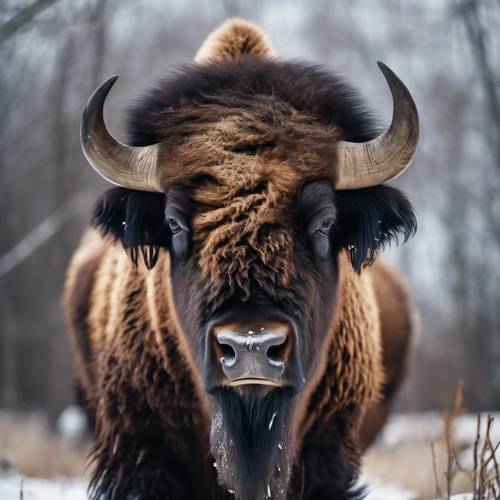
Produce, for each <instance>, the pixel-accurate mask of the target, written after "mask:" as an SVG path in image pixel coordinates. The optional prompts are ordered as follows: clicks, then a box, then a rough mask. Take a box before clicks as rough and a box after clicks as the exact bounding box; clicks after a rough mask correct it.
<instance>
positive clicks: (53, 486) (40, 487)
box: [0, 475, 87, 500]
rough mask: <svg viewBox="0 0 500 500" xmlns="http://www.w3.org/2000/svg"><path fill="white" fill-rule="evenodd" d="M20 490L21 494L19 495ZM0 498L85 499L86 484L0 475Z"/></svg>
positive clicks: (6, 499)
mask: <svg viewBox="0 0 500 500" xmlns="http://www.w3.org/2000/svg"><path fill="white" fill-rule="evenodd" d="M21 491H22V496H21ZM0 498H1V499H2V500H19V499H20V498H23V499H24V500H87V495H86V485H85V484H84V483H83V482H82V481H78V480H74V479H67V478H64V479H56V480H48V479H33V478H22V477H21V476H17V475H0Z"/></svg>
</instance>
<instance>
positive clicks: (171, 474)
mask: <svg viewBox="0 0 500 500" xmlns="http://www.w3.org/2000/svg"><path fill="white" fill-rule="evenodd" d="M155 420H156V419H155V417H152V416H151V415H146V414H143V415H141V419H140V420H138V421H137V423H136V424H135V425H136V429H134V434H123V433H122V434H120V435H118V436H117V437H115V439H114V444H111V443H103V444H100V443H99V442H98V444H97V446H96V452H95V458H96V468H95V472H94V476H93V479H92V483H91V486H90V498H91V499H92V500H112V499H113V500H116V499H130V500H198V499H199V500H216V499H217V500H220V499H222V498H223V495H222V494H221V492H220V490H219V488H218V487H217V485H216V482H215V478H214V473H213V472H212V471H210V470H209V468H208V466H209V460H208V457H207V455H206V454H204V453H203V452H202V451H201V450H200V447H199V445H198V444H197V442H196V439H197V438H195V436H194V434H193V432H192V430H187V429H165V428H164V427H163V426H162V425H161V424H160V422H159V420H156V421H155ZM203 461H205V462H206V463H203ZM212 469H213V468H212Z"/></svg>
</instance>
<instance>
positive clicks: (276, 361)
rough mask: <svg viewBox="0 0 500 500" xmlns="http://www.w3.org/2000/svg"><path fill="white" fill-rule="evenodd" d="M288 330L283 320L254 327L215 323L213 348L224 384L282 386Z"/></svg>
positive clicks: (288, 342)
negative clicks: (222, 374) (222, 373)
mask: <svg viewBox="0 0 500 500" xmlns="http://www.w3.org/2000/svg"><path fill="white" fill-rule="evenodd" d="M290 330H291V327H290V326H289V325H287V324H286V323H276V322H273V323H270V324H267V325H264V326H259V327H254V328H252V327H247V326H245V327H241V326H238V325H234V324H232V325H231V324H227V325H218V326H215V327H214V328H213V332H214V336H215V340H216V345H215V349H216V352H217V354H218V356H219V361H220V364H221V366H222V370H223V372H224V376H225V379H226V384H227V385H229V386H232V387H235V386H239V385H246V384H261V385H272V386H280V385H282V382H283V381H282V377H283V372H284V369H285V364H286V362H287V358H288V355H289V352H290V344H291V337H292V336H291V331H290Z"/></svg>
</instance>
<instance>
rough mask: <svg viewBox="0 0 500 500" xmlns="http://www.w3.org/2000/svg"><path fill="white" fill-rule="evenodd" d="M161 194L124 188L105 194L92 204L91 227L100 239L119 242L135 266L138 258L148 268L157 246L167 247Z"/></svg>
mask: <svg viewBox="0 0 500 500" xmlns="http://www.w3.org/2000/svg"><path fill="white" fill-rule="evenodd" d="M164 214H165V195H164V194H161V193H148V192H145V191H134V190H131V189H125V188H113V189H110V190H109V191H106V192H105V193H104V194H103V195H102V196H101V198H100V199H99V200H98V201H97V203H96V204H95V206H94V208H93V210H92V215H91V224H92V226H93V227H96V228H98V229H99V230H100V232H101V234H102V235H103V236H109V237H111V238H112V239H114V240H116V241H121V243H122V245H123V248H124V249H125V250H126V251H127V252H128V254H129V255H130V258H131V259H132V261H133V262H134V264H136V265H137V263H138V260H139V255H142V257H143V259H144V263H145V264H146V266H147V267H148V269H151V268H152V267H153V266H154V265H155V264H156V261H157V259H158V253H159V250H160V248H161V247H165V248H166V247H168V241H169V231H168V230H167V228H166V227H165V221H164V219H165V215H164Z"/></svg>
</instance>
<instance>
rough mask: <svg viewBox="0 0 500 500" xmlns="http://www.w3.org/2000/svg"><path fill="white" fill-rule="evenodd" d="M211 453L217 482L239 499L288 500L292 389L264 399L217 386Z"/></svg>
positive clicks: (278, 391)
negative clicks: (270, 499) (285, 499)
mask: <svg viewBox="0 0 500 500" xmlns="http://www.w3.org/2000/svg"><path fill="white" fill-rule="evenodd" d="M212 394H213V396H214V398H215V408H214V415H213V418H212V428H211V437H210V443H211V452H212V455H213V456H214V458H215V464H214V466H215V467H217V470H218V479H219V481H220V482H221V483H222V484H223V485H224V486H225V487H226V488H227V489H228V490H229V491H230V492H232V493H234V495H235V497H236V498H237V499H239V500H261V499H263V498H273V499H276V500H280V499H284V498H286V494H287V488H288V482H289V480H290V474H291V466H292V456H291V455H292V451H291V448H292V445H291V437H290V433H289V426H288V425H287V424H288V421H289V416H290V409H291V406H292V398H293V395H294V393H293V390H292V389H291V388H277V389H273V390H271V391H269V392H268V393H267V394H265V395H259V394H258V391H255V392H250V391H248V393H247V394H244V395H242V394H240V393H239V392H236V391H235V390H234V389H231V388H218V389H216V390H214V392H213V393H212Z"/></svg>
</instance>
